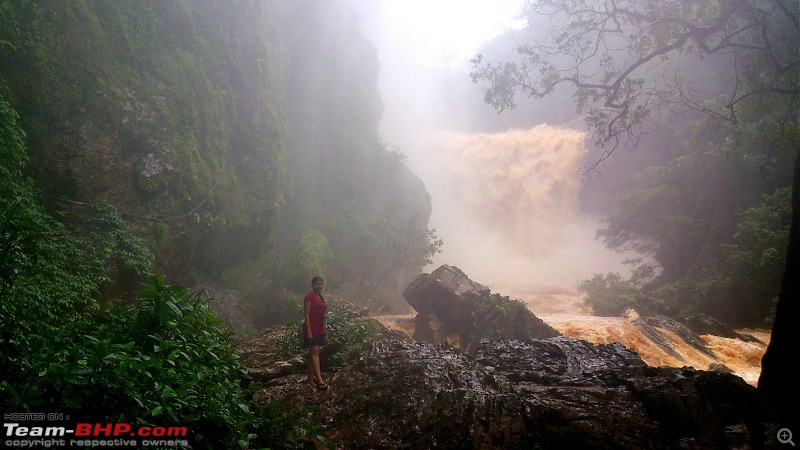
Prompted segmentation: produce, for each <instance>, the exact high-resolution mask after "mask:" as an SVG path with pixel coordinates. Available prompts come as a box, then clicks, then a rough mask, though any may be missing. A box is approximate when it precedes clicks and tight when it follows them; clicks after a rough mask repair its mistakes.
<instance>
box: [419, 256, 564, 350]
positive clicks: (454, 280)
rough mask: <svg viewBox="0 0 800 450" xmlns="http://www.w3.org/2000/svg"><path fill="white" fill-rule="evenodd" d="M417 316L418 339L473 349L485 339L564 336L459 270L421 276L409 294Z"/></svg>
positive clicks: (521, 305) (442, 269) (448, 268)
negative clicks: (456, 344) (472, 347)
mask: <svg viewBox="0 0 800 450" xmlns="http://www.w3.org/2000/svg"><path fill="white" fill-rule="evenodd" d="M403 297H404V298H405V299H406V301H407V302H408V304H409V305H411V307H412V308H414V310H415V311H416V312H417V318H416V321H415V331H414V339H415V340H417V341H421V342H428V343H436V344H439V343H444V344H451V345H452V344H453V343H454V342H458V343H459V344H460V345H461V346H462V347H465V348H469V347H471V346H473V345H474V344H476V343H477V342H478V341H480V340H481V339H485V338H490V339H530V338H546V337H553V336H559V335H560V333H559V332H558V331H556V330H555V329H553V328H552V327H550V326H549V325H547V324H546V323H544V322H543V321H542V320H541V319H539V318H538V317H536V315H534V314H533V313H532V312H531V311H530V310H529V309H528V308H527V307H526V306H525V304H524V303H522V302H520V301H519V300H511V299H509V298H508V297H504V296H501V295H498V294H492V292H491V291H490V290H489V288H488V287H486V286H484V285H482V284H480V283H476V282H474V281H472V280H470V279H469V277H468V276H467V275H466V274H464V272H462V271H461V270H460V269H459V268H457V267H454V266H449V265H443V266H440V267H439V268H438V269H436V270H435V271H433V272H432V273H430V274H422V275H419V276H418V277H417V278H416V279H415V280H414V281H412V282H411V283H410V284H409V285H408V287H407V288H406V289H405V290H404V291H403Z"/></svg>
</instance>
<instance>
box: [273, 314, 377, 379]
mask: <svg viewBox="0 0 800 450" xmlns="http://www.w3.org/2000/svg"><path fill="white" fill-rule="evenodd" d="M325 325H326V328H327V330H328V339H330V341H331V342H338V343H340V344H342V348H341V350H340V351H339V352H337V353H336V354H335V355H333V356H332V357H331V359H330V361H329V363H328V364H329V366H330V367H332V368H337V367H341V366H343V365H344V362H345V359H346V358H347V356H348V354H350V353H351V352H360V351H363V350H365V349H366V347H367V345H368V344H369V343H370V342H371V341H372V340H373V339H374V338H375V337H377V336H378V335H379V333H380V327H379V326H378V325H376V324H375V323H374V322H373V321H372V320H371V319H369V318H366V317H363V316H360V315H358V314H357V313H355V312H353V311H351V310H350V309H348V308H347V307H345V306H343V305H336V304H334V305H332V307H331V308H330V309H329V310H328V315H327V317H326V319H325ZM288 327H289V329H290V332H289V333H287V334H285V335H284V336H282V337H281V339H280V340H279V343H278V348H279V349H280V352H279V356H281V357H282V358H287V359H288V358H293V357H295V356H297V355H299V354H301V353H304V352H305V349H304V348H303V338H302V334H301V332H300V324H298V323H294V322H289V324H288ZM291 330H295V331H296V332H292V331H291Z"/></svg>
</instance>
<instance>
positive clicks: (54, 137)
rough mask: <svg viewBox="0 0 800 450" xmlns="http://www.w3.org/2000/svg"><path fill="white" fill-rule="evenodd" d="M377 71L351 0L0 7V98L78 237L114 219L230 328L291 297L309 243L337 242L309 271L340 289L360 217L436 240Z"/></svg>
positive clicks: (122, 276) (121, 281) (35, 172)
mask: <svg viewBox="0 0 800 450" xmlns="http://www.w3.org/2000/svg"><path fill="white" fill-rule="evenodd" d="M378 70H379V65H378V61H377V57H376V53H375V50H374V49H373V48H372V46H371V45H370V44H369V42H368V41H366V40H365V39H364V38H363V37H362V36H361V35H360V32H359V29H358V24H357V23H356V21H355V18H354V17H353V15H352V14H350V13H349V12H348V10H347V8H346V7H345V6H344V5H343V4H341V3H340V2H324V3H319V2H273V1H244V2H240V1H222V2H218V1H182V0H178V1H170V2H161V1H143V2H105V1H88V2H72V1H68V2H45V3H41V2H28V1H22V2H4V3H3V4H2V5H0V94H1V95H2V96H3V97H4V98H5V99H7V101H9V103H10V104H11V105H12V106H13V107H14V109H15V110H16V111H17V112H18V113H19V116H20V123H21V124H22V127H23V128H24V130H25V132H26V133H27V149H28V153H29V156H30V161H31V163H30V164H29V166H28V168H27V170H28V172H29V175H31V176H32V177H33V178H34V179H35V180H36V183H37V189H38V190H39V191H40V194H39V197H40V199H41V200H42V201H43V202H44V203H45V204H46V205H47V206H48V207H49V209H50V211H51V212H62V213H63V214H62V215H61V217H62V218H63V220H64V221H65V222H66V223H68V224H70V225H71V226H72V227H73V228H75V229H77V230H79V229H80V227H81V223H82V222H83V221H85V215H86V214H90V213H89V212H87V209H86V208H82V207H81V205H88V204H93V203H96V202H100V201H104V202H107V203H109V204H111V205H112V206H114V207H116V208H117V209H119V210H120V211H121V212H122V213H123V214H124V215H125V217H126V219H127V220H128V221H129V222H130V224H131V225H132V226H134V227H135V228H136V229H137V232H138V234H139V235H140V236H141V237H143V238H145V240H146V242H147V243H148V246H149V247H150V248H151V250H152V251H153V253H154V254H155V255H156V258H155V267H156V271H157V272H159V273H164V274H166V275H167V278H168V280H169V281H170V282H172V283H177V284H183V285H186V286H188V287H206V288H210V289H212V290H213V291H214V292H212V295H214V294H215V292H218V293H219V297H220V298H224V299H226V302H225V304H226V305H227V306H226V307H221V308H220V312H222V313H223V314H224V315H226V316H227V318H228V319H229V320H230V321H232V322H236V321H239V320H245V321H246V320H248V319H249V318H252V315H253V314H252V310H253V308H252V307H253V305H264V304H278V303H280V302H281V301H283V298H280V295H282V294H281V292H282V291H281V289H283V288H285V286H286V285H287V284H290V281H291V280H288V278H291V277H289V276H287V275H286V274H287V273H289V272H291V271H290V270H288V269H287V266H290V265H291V264H293V263H294V262H293V261H292V260H291V257H292V255H294V254H295V253H296V252H297V248H298V247H299V246H300V245H301V239H302V237H303V234H304V233H305V232H308V231H317V232H319V233H321V235H322V236H323V237H324V239H326V240H327V241H329V242H330V243H331V244H332V245H331V246H332V248H333V253H332V255H331V256H330V257H329V258H327V259H326V260H324V261H321V262H320V264H317V265H315V266H314V267H310V268H309V269H310V270H315V271H326V272H327V273H326V275H328V278H329V279H331V281H336V280H341V279H342V278H344V277H345V275H344V274H345V273H347V272H348V271H351V269H350V267H348V266H347V265H346V264H347V261H349V260H351V258H349V255H347V251H348V249H347V248H345V247H343V246H342V243H349V242H354V241H359V240H361V241H363V240H364V239H363V238H362V236H356V235H355V234H354V233H355V232H354V228H353V227H349V226H348V223H349V222H352V221H353V218H357V217H362V216H369V215H370V214H372V212H373V211H374V210H376V209H377V208H378V206H376V205H390V206H391V207H392V208H391V211H392V214H390V215H387V217H386V218H385V220H384V222H382V223H381V224H380V225H381V226H382V227H383V228H384V229H386V228H391V227H393V226H394V227H398V226H402V225H405V224H406V223H407V222H408V220H409V219H410V218H414V220H415V221H416V222H415V223H414V227H415V229H422V230H424V229H425V227H426V225H427V220H428V216H429V215H430V200H429V197H428V194H427V192H426V191H425V188H424V186H422V184H421V182H420V181H419V179H417V178H416V177H415V176H414V175H413V174H411V173H410V172H409V170H408V168H407V167H406V166H405V164H404V163H403V162H402V160H401V159H398V158H397V156H396V155H395V154H393V153H391V152H389V151H387V149H386V148H385V146H383V145H382V143H381V142H380V140H379V137H378V135H377V125H378V122H379V121H380V118H381V114H382V104H381V100H380V97H379V95H378V93H377V89H376V80H377V74H378ZM376 187H377V188H376ZM409 239H412V238H409ZM370 258H373V259H375V258H376V257H375V256H370V255H366V256H365V257H364V259H366V262H365V264H370V263H374V264H376V265H377V262H376V261H370ZM420 264H421V262H416V263H414V262H408V261H404V262H402V263H401V264H399V267H397V270H394V271H393V273H392V277H395V278H397V277H399V278H400V279H401V280H402V279H403V278H404V277H405V278H410V277H411V276H413V274H416V273H417V272H418V270H419V268H420V267H421V266H420ZM351 272H352V271H351ZM409 274H412V275H409ZM311 275H313V273H309V274H306V273H303V276H302V278H303V279H304V280H305V279H306V278H308V279H310V276H311ZM350 276H351V277H353V275H352V274H351V275H350ZM392 277H389V279H391V278H392ZM126 278H129V272H128V271H127V270H126V269H125V268H119V270H118V273H116V274H115V283H112V284H113V287H112V288H110V289H109V291H108V292H106V293H105V295H106V296H108V297H123V298H125V297H130V296H132V295H135V292H136V290H135V289H134V287H135V284H136V280H130V279H126ZM356 278H357V277H356ZM356 281H360V282H363V281H364V280H360V279H356ZM406 281H407V280H406ZM304 288H305V286H304ZM398 296H399V293H398ZM248 309H250V310H251V313H247V310H248ZM237 311H239V312H238V313H237ZM260 312H261V313H263V314H271V315H274V316H276V317H272V318H267V319H266V320H268V321H269V320H274V321H283V320H285V319H286V317H280V316H281V314H289V315H290V314H293V313H294V312H295V311H294V310H293V309H292V308H291V305H289V306H287V307H284V306H281V305H278V306H277V307H274V308H262V309H261V310H260ZM237 325H240V324H237ZM239 328H240V329H241V328H243V326H240V327H239Z"/></svg>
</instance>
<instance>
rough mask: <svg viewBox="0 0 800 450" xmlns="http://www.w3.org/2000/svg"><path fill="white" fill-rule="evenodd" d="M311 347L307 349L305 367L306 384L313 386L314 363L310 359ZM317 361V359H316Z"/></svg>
mask: <svg viewBox="0 0 800 450" xmlns="http://www.w3.org/2000/svg"><path fill="white" fill-rule="evenodd" d="M312 348H313V347H309V349H308V354H307V355H306V367H307V368H308V384H310V385H312V386H315V385H316V384H315V383H314V361H313V360H312V359H311V349H312ZM317 360H319V358H317Z"/></svg>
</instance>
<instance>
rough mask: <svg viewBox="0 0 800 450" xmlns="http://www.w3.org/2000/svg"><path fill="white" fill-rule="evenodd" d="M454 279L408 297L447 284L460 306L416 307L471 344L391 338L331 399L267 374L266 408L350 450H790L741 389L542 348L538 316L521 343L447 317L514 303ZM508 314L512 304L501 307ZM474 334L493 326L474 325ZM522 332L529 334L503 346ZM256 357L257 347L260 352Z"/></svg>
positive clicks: (338, 380)
mask: <svg viewBox="0 0 800 450" xmlns="http://www.w3.org/2000/svg"><path fill="white" fill-rule="evenodd" d="M444 272H445V273H446V274H451V275H452V274H454V273H455V272H453V271H452V270H449V269H445V270H444ZM439 275H441V274H439ZM462 275H463V274H462ZM447 276H449V275H445V277H442V276H437V277H435V278H433V279H428V280H427V282H426V283H421V282H422V281H423V280H417V282H415V283H416V284H415V283H412V286H410V288H409V289H411V288H412V287H414V289H419V288H420V286H422V285H423V284H427V285H428V286H429V287H430V289H428V288H425V289H423V290H422V291H418V292H428V293H430V292H436V291H437V290H439V287H441V286H446V285H449V286H450V287H451V288H452V289H446V290H445V291H449V292H450V293H451V294H454V295H451V296H449V297H446V296H445V294H441V293H440V294H437V295H435V296H427V297H428V298H427V300H426V303H425V305H428V306H421V305H422V303H418V304H417V306H415V308H417V307H419V309H417V311H418V312H419V314H420V315H424V316H425V317H427V318H430V317H431V316H432V314H436V315H437V316H439V315H442V316H448V317H450V318H451V319H452V318H454V317H462V318H465V320H463V321H460V322H459V321H458V320H451V321H450V322H448V324H449V325H448V324H444V325H443V328H442V329H443V331H442V335H455V336H457V337H459V339H461V337H460V335H461V333H463V335H464V336H467V337H468V342H469V345H466V346H462V347H461V348H457V347H456V346H454V345H451V344H450V343H448V341H447V340H444V342H439V343H430V342H414V341H412V340H411V339H408V338H405V339H398V337H399V336H398V335H399V333H396V332H391V331H389V330H384V332H383V333H380V334H379V335H378V336H377V337H375V338H374V339H373V341H372V342H371V343H370V344H369V345H368V346H367V347H366V349H365V350H362V351H360V352H351V353H349V354H348V355H347V357H346V361H347V363H346V364H345V365H344V366H343V367H341V368H340V369H339V370H337V371H332V370H330V369H329V370H326V373H325V377H326V380H327V381H328V383H329V384H330V386H331V388H330V389H329V390H327V391H318V390H316V389H314V388H313V387H311V386H309V385H308V384H306V383H305V374H302V373H301V374H298V373H297V371H301V372H302V368H301V367H298V368H297V369H296V370H286V371H280V370H279V371H269V372H270V377H269V381H268V382H266V383H263V384H262V385H261V389H260V391H259V394H258V398H257V399H258V400H259V401H269V400H281V401H283V402H284V403H285V404H288V405H291V406H298V407H300V406H302V407H305V408H306V409H305V410H306V412H307V414H308V417H309V418H310V419H311V420H312V421H313V422H315V423H319V424H324V425H325V426H326V429H325V433H324V434H325V435H326V436H327V437H328V439H329V441H330V442H332V443H333V444H335V445H336V447H337V448H342V449H353V448H381V449H418V448H442V449H464V448H473V449H501V448H502V449H537V448H538V449H548V448H555V449H558V448H589V449H637V450H638V449H645V448H646V449H698V450H699V449H772V448H776V449H777V448H781V447H782V444H780V443H779V442H778V441H777V438H776V433H777V431H778V425H777V424H776V422H775V419H774V414H773V413H772V412H771V411H770V410H769V408H768V406H767V405H766V403H765V402H764V401H763V399H762V398H761V397H760V396H759V394H758V392H757V390H756V389H755V388H754V387H753V386H751V385H749V384H747V383H746V382H745V381H744V380H742V379H741V378H739V377H737V376H735V375H732V374H728V373H721V372H712V371H702V370H695V369H692V368H689V367H684V368H668V367H650V366H648V365H647V364H645V363H644V362H643V361H642V359H641V358H640V357H639V355H638V354H636V352H634V351H633V350H630V349H628V348H626V347H624V346H622V345H621V344H610V345H594V344H591V343H589V342H586V341H582V340H578V339H574V338H569V337H565V336H548V337H541V336H535V334H537V333H545V334H552V333H551V332H550V331H549V330H548V329H547V328H543V327H540V326H539V323H538V322H537V321H538V318H535V316H533V317H534V318H531V317H528V316H525V317H524V318H523V319H522V320H520V319H518V318H517V319H516V322H514V321H512V322H511V324H512V328H513V327H514V326H515V325H514V324H517V325H516V328H514V329H515V330H517V331H513V332H509V331H508V328H507V327H506V323H505V320H506V319H509V318H512V315H506V314H496V313H491V312H490V313H489V314H482V313H481V311H483V312H485V311H487V310H488V311H491V310H492V308H489V309H486V308H484V307H481V308H480V309H479V311H478V313H473V314H461V315H455V314H451V315H447V314H441V313H436V312H435V305H436V303H437V300H436V299H435V298H434V297H438V298H449V301H451V302H455V303H454V304H456V305H458V307H461V308H464V307H466V306H465V305H467V304H468V303H464V300H465V299H467V300H469V299H477V298H479V297H481V296H488V297H485V298H488V299H489V300H491V299H494V300H498V301H500V303H504V302H505V300H506V299H504V298H503V297H493V296H491V294H489V293H488V290H482V289H480V288H479V287H477V290H475V289H476V286H475V285H472V286H468V284H469V283H467V282H466V281H464V279H462V278H460V276H459V277H457V278H458V279H452V280H451V282H444V283H443V282H440V281H435V280H442V279H443V278H446V277H447ZM418 282H419V283H418ZM465 283H466V284H465ZM437 286H439V287H437ZM459 286H460V287H459ZM462 288H464V289H462ZM478 292H479V293H480V295H475V294H476V293H478ZM459 302H460V303H459ZM473 303H474V304H479V305H485V304H486V303H484V301H483V300H481V301H480V302H473ZM509 306H510V307H513V306H514V305H513V304H509V303H505V304H501V305H499V306H495V307H494V308H495V310H503V309H507V308H508V307H509ZM424 308H428V311H425V310H424ZM420 310H423V311H420ZM467 311H469V309H467ZM487 317H488V319H487ZM466 318H470V319H471V320H466ZM472 319H474V320H472ZM426 320H427V319H426ZM476 323H477V324H483V325H484V326H481V327H475V326H473V325H470V324H476ZM418 324H419V321H418ZM459 324H461V325H459ZM520 324H522V325H524V326H519V325H520ZM650 325H658V324H650ZM504 327H505V328H504ZM454 329H457V330H458V331H459V332H454ZM286 330H287V332H289V331H290V330H289V329H286ZM520 330H527V331H524V332H523V331H520ZM514 333H521V334H522V335H524V334H526V333H527V334H528V336H527V337H522V338H507V337H506V336H508V335H513V334H514ZM531 334H534V336H531ZM479 336H484V338H480V339H478V337H479ZM486 336H488V338H487V337H486ZM496 336H500V337H501V338H495V337H496ZM266 337H270V338H271V339H273V340H274V339H280V333H279V332H276V331H274V330H273V331H270V332H268V333H265V334H264V335H262V336H261V341H260V345H261V346H266V347H269V346H270V345H271V344H270V343H269V342H268V341H270V339H267V338H266ZM257 351H258V350H257V349H254V348H251V353H252V354H256V353H257ZM273 364H274V362H273ZM289 365H291V364H289ZM295 365H296V366H299V365H297V364H295ZM284 366H285V365H284ZM278 372H279V373H278Z"/></svg>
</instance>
